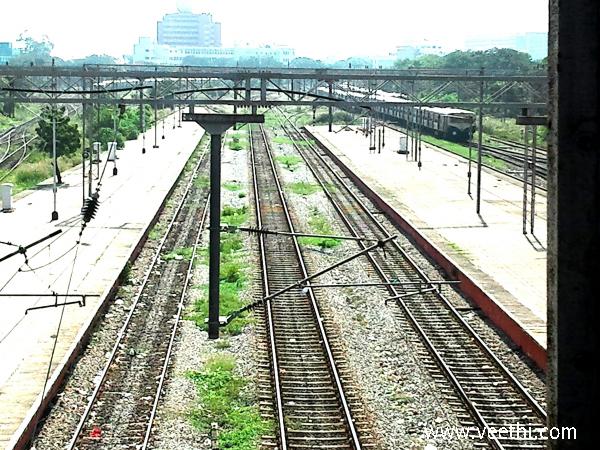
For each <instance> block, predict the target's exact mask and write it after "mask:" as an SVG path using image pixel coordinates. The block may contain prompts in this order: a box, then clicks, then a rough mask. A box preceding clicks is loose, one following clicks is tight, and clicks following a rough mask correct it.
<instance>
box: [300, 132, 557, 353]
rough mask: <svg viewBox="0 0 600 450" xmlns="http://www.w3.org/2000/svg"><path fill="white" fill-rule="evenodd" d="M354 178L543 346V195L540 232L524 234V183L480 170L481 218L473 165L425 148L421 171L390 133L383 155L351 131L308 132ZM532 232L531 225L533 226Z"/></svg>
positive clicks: (539, 208) (538, 218) (537, 227)
mask: <svg viewBox="0 0 600 450" xmlns="http://www.w3.org/2000/svg"><path fill="white" fill-rule="evenodd" d="M309 130H310V131H311V132H312V133H313V134H314V135H315V137H316V138H318V139H319V140H320V141H321V142H322V143H323V144H324V145H326V146H327V147H328V148H329V149H330V150H331V151H333V152H334V154H335V155H337V156H338V157H339V158H340V160H341V161H342V162H343V163H344V164H346V165H347V166H348V167H349V168H350V169H351V170H352V171H353V172H354V173H355V174H356V175H358V176H360V177H361V178H362V179H363V180H364V181H365V182H366V183H367V184H368V185H369V186H370V187H371V188H372V189H373V190H375V191H376V192H377V193H378V194H379V195H380V196H381V197H383V198H384V200H385V201H387V202H388V203H389V204H390V205H391V206H392V207H393V208H394V209H396V211H398V212H399V213H400V214H401V215H402V216H403V217H404V218H406V219H407V220H408V221H409V222H411V223H412V224H413V225H414V226H415V227H416V228H417V229H418V230H419V231H420V232H421V233H422V234H423V235H424V236H425V237H426V238H427V239H428V240H429V241H431V242H433V243H434V244H435V245H436V246H437V247H438V248H439V249H441V250H442V251H443V252H444V254H446V255H447V256H449V257H450V259H451V260H453V261H454V262H455V263H456V265H458V266H459V267H460V268H461V269H462V270H463V271H464V272H465V273H466V274H467V275H468V276H469V277H470V278H471V279H472V280H474V281H475V282H476V283H477V284H478V285H479V286H480V287H481V288H483V290H484V291H485V292H486V293H488V294H489V295H490V296H491V297H492V298H493V299H494V300H495V301H496V302H497V303H498V304H499V305H500V306H501V307H502V308H503V309H504V310H505V311H507V312H508V313H509V314H510V315H511V316H513V317H514V318H515V319H516V320H517V321H518V322H519V324H521V326H522V327H523V328H524V329H525V330H526V331H527V332H528V333H529V334H530V335H531V336H533V337H534V338H535V339H536V340H537V341H538V342H539V343H540V344H541V345H542V346H543V347H544V348H546V194H545V192H540V191H538V192H537V195H536V199H537V200H536V218H535V235H533V236H532V235H531V234H528V235H527V236H525V235H523V232H522V229H523V218H522V217H523V184H522V182H521V183H520V182H518V181H517V180H514V179H512V178H510V177H508V176H504V175H501V174H499V173H497V172H495V171H492V170H488V169H485V168H484V169H483V171H482V191H481V192H482V195H481V199H482V203H481V215H480V216H479V215H478V214H477V213H476V202H475V192H476V165H475V164H474V165H473V168H472V174H473V175H472V188H471V192H472V196H469V195H467V192H468V191H467V187H468V186H467V185H468V182H467V180H468V179H467V172H468V161H467V160H466V159H464V158H461V157H459V156H454V155H452V154H450V153H449V152H446V151H444V150H440V149H437V148H435V147H432V146H429V145H427V144H426V143H424V142H423V144H422V157H421V160H422V168H421V169H420V170H419V168H418V166H417V163H416V162H414V161H407V157H406V156H405V155H400V154H398V153H396V151H397V150H398V146H399V136H400V134H399V133H398V132H396V131H393V130H390V129H389V128H386V132H385V141H386V147H385V148H384V149H383V150H382V152H381V154H379V153H377V152H370V151H369V139H368V138H367V137H364V135H362V134H361V133H356V132H355V129H353V130H350V131H349V130H344V131H340V130H341V127H339V126H338V127H334V130H333V132H331V133H330V132H328V131H327V127H309ZM528 228H529V225H528Z"/></svg>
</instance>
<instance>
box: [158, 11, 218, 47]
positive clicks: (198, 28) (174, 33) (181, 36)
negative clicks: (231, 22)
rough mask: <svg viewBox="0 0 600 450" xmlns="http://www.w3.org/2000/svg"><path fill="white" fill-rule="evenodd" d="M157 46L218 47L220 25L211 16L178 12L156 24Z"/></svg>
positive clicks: (168, 15) (166, 16)
mask: <svg viewBox="0 0 600 450" xmlns="http://www.w3.org/2000/svg"><path fill="white" fill-rule="evenodd" d="M156 28H157V30H156V41H157V42H158V44H159V45H170V46H181V47H220V46H221V24H220V23H218V22H213V18H212V15H211V14H194V13H192V12H190V11H185V10H180V11H179V12H176V13H173V14H167V15H165V16H164V17H163V19H162V20H161V21H159V22H158V24H157V27H156Z"/></svg>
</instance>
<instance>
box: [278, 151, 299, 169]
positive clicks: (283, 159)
mask: <svg viewBox="0 0 600 450" xmlns="http://www.w3.org/2000/svg"><path fill="white" fill-rule="evenodd" d="M275 160H276V161H277V162H279V163H281V164H283V166H284V167H285V168H286V169H287V170H289V171H290V172H293V171H294V170H296V169H297V168H298V166H299V165H300V163H302V162H303V161H302V158H300V157H299V156H296V155H281V156H276V157H275Z"/></svg>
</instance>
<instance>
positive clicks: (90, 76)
mask: <svg viewBox="0 0 600 450" xmlns="http://www.w3.org/2000/svg"><path fill="white" fill-rule="evenodd" d="M546 85H547V82H546V76H542V75H515V74H506V73H499V72H484V71H480V70H477V71H434V70H420V71H416V70H382V69H379V70H372V69H279V68H276V69H247V68H234V67H226V68H209V67H187V66H183V67H179V66H136V65H85V66H82V67H62V66H61V67H57V66H48V67H12V66H0V103H4V104H5V105H6V104H9V105H14V104H15V103H47V104H57V103H58V104H69V103H71V104H109V105H110V104H112V105H117V104H123V105H128V104H129V105H140V104H150V105H152V106H153V107H155V108H156V107H159V108H160V107H175V106H183V105H185V106H194V105H228V106H233V107H235V108H237V107H251V108H259V107H260V108H264V107H275V106H286V105H298V106H312V107H340V108H348V107H362V108H368V109H370V108H374V107H377V106H381V105H382V103H384V102H382V101H381V100H378V99H376V98H375V95H374V94H375V92H376V91H379V90H386V91H390V92H398V93H402V94H404V97H405V100H404V101H401V99H398V101H386V102H385V103H386V104H387V105H392V104H396V105H401V106H417V107H422V106H443V107H457V108H465V109H474V108H479V107H484V108H505V109H517V108H529V109H533V110H538V111H540V112H541V113H543V112H544V111H545V108H546V95H547V94H546V90H547V89H546ZM54 86H56V88H54ZM482 86H483V89H484V92H485V96H484V99H483V104H482V103H481V99H480V97H479V92H480V88H481V87H482ZM357 87H360V88H361V89H362V91H361V92H363V93H364V95H363V96H362V97H359V98H354V99H340V98H339V97H335V96H334V95H332V93H333V92H335V91H340V90H352V89H355V88H357ZM334 97H335V98H334Z"/></svg>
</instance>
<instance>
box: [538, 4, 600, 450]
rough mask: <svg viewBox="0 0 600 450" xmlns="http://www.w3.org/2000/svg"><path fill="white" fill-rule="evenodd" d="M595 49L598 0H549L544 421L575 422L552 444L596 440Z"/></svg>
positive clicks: (599, 66) (588, 444) (599, 100)
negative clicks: (570, 434) (573, 435)
mask: <svg viewBox="0 0 600 450" xmlns="http://www.w3.org/2000/svg"><path fill="white" fill-rule="evenodd" d="M599 49H600V2H598V0H570V1H560V2H559V0H550V54H549V77H550V108H549V113H550V126H551V130H550V131H551V133H550V135H551V137H550V140H551V143H550V144H551V148H550V151H549V154H548V157H549V190H548V357H549V365H548V374H547V375H548V421H549V426H550V427H575V428H576V430H577V439H576V440H573V439H571V440H566V439H559V440H552V439H551V440H550V442H549V448H551V449H561V450H562V449H575V448H577V449H584V448H595V447H596V445H597V441H598V438H597V436H595V435H594V434H595V427H596V426H597V423H596V419H595V413H596V411H597V409H596V408H597V406H598V380H599V379H600V376H599V373H598V369H597V366H598V359H597V351H596V348H597V341H598V330H599V329H600V325H599V320H600V318H599V316H598V302H599V300H598V297H599V295H598V292H599V291H598V277H599V274H600V264H599V258H600V176H599V175H600V169H599V168H600V150H599V145H600V134H599V127H600V77H598V74H599V73H600V59H599V58H598V54H599ZM559 69H560V70H559Z"/></svg>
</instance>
